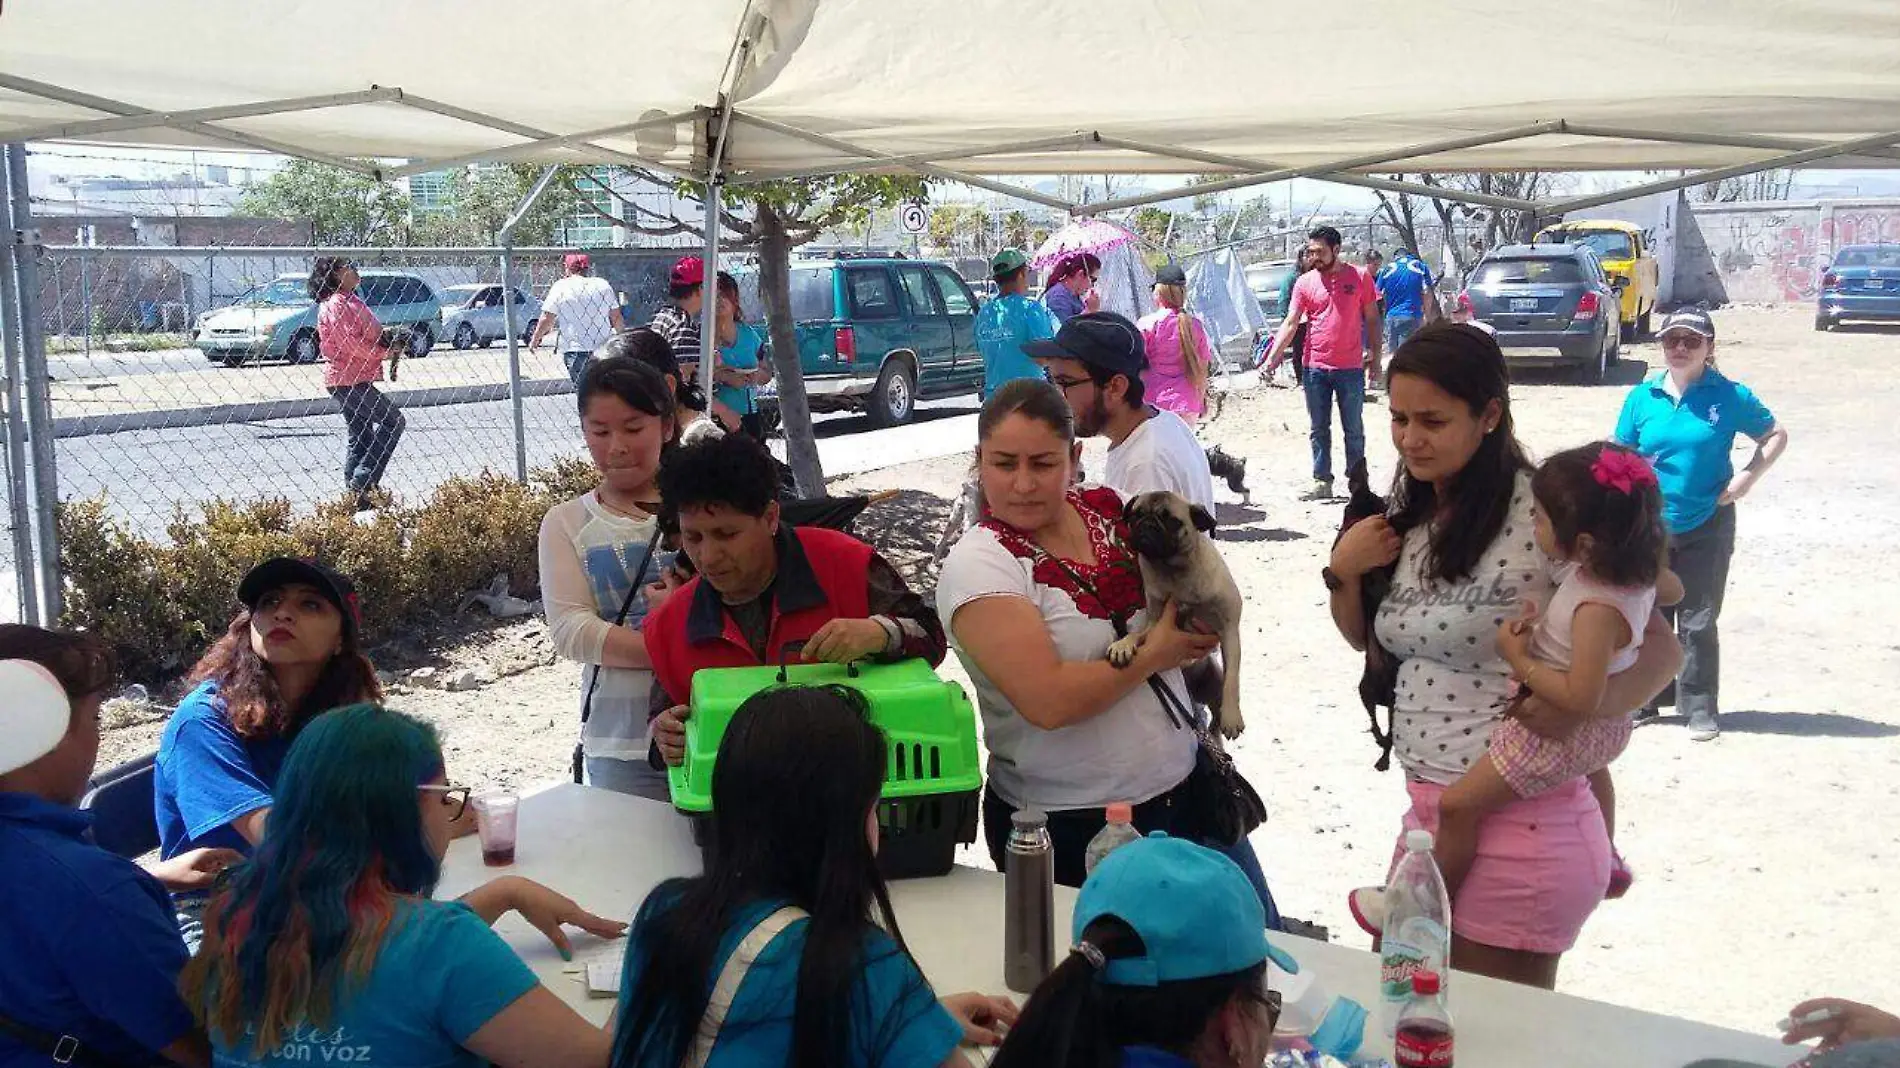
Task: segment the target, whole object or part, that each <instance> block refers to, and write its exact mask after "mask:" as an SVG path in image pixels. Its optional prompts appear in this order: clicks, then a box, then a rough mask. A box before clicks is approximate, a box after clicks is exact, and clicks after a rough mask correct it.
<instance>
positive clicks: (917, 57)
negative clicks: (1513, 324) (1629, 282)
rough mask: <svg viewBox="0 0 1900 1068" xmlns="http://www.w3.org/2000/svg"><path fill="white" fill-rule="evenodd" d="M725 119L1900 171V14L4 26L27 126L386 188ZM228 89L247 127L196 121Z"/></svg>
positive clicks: (990, 135) (1492, 156)
mask: <svg viewBox="0 0 1900 1068" xmlns="http://www.w3.org/2000/svg"><path fill="white" fill-rule="evenodd" d="M1296 14H1297V16H1298V21H1297V23H1295V22H1293V21H1290V19H1291V18H1292V16H1294V15H1296ZM1586 15H1587V16H1588V17H1586ZM742 40H743V41H745V42H746V47H745V48H744V49H741V48H740V47H739V42H740V41H742ZM1500 42H1522V43H1521V44H1511V45H1506V44H1502V43H1500ZM379 87H380V88H379ZM312 98H314V99H312ZM282 102H288V104H285V103H282ZM311 104H321V105H325V106H315V107H312V106H306V105H311ZM290 105H296V106H290ZM722 105H728V106H730V108H731V109H732V114H733V118H734V122H733V123H732V124H731V125H730V127H729V134H728V138H727V141H726V143H725V145H724V157H723V159H724V166H723V168H722V169H723V171H724V172H725V173H727V174H728V175H730V176H732V178H733V179H734V180H736V181H744V180H745V179H746V178H747V176H753V177H770V176H773V175H785V174H791V173H800V172H810V171H813V170H823V169H827V168H829V169H834V170H835V169H856V170H866V169H875V168H879V167H882V168H883V169H895V168H894V165H892V164H890V163H889V162H883V163H880V161H879V159H878V157H880V156H883V157H889V156H899V157H909V160H908V161H907V162H926V161H935V162H943V161H955V162H953V163H946V164H945V165H946V166H952V167H955V168H957V169H958V170H963V171H968V172H972V173H980V174H1049V173H1059V172H1067V173H1143V172H1147V173H1183V172H1223V171H1226V172H1232V173H1259V172H1263V171H1274V170H1277V169H1282V168H1300V169H1304V170H1308V171H1311V172H1312V173H1315V174H1324V173H1328V172H1335V171H1337V172H1356V173H1360V174H1367V173H1375V172H1376V173H1391V172H1397V171H1449V170H1518V169H1561V170H1576V169H1641V168H1674V167H1702V166H1709V167H1720V166H1726V165H1734V164H1745V163H1750V162H1757V161H1762V160H1764V159H1767V158H1769V157H1774V156H1776V155H1778V154H1779V153H1785V152H1790V151H1796V150H1800V149H1803V148H1809V147H1813V146H1821V145H1828V144H1833V143H1837V142H1847V141H1852V140H1855V139H1863V140H1867V142H1868V143H1866V144H1863V145H1861V146H1858V149H1857V151H1856V153H1855V154H1848V155H1827V156H1823V157H1818V158H1817V159H1816V161H1817V162H1824V163H1826V162H1837V163H1841V164H1851V165H1857V166H1893V165H1896V164H1895V161H1896V160H1900V148H1890V147H1888V146H1890V145H1892V144H1894V143H1900V4H1894V3H1892V2H1891V0H1805V2H1803V3H1801V4H1788V3H1786V0H1675V2H1673V3H1670V4H1656V5H1648V6H1646V7H1645V8H1644V10H1643V14H1642V16H1641V18H1640V19H1639V20H1636V21H1632V20H1629V19H1617V18H1612V17H1608V13H1607V12H1597V13H1594V14H1592V13H1590V12H1589V11H1588V10H1587V9H1586V8H1580V7H1577V6H1575V5H1570V4H1556V3H1545V4H1538V5H1527V4H1525V3H1524V2H1523V0H1440V2H1438V3H1435V4H1429V5H1421V4H1416V3H1404V2H1398V0H1367V2H1364V3H1344V4H1332V5H1306V6H1304V7H1302V8H1300V9H1299V10H1298V11H1297V12H1295V11H1293V10H1291V9H1288V8H1286V7H1285V6H1284V5H1264V4H1261V3H1260V2H1259V0H1170V2H1168V3H1165V4H1162V3H1153V2H1149V0H1094V2H1090V3H1081V2H1073V0H1053V2H1047V3H1033V2H1024V0H959V2H957V3H946V2H943V0H684V2H681V0H670V2H669V0H635V2H633V3H628V2H626V0H564V2H563V3H561V4H558V5H542V6H534V7H524V6H523V5H521V4H519V3H516V2H505V3H504V2H502V0H453V2H451V0H402V2H399V3H390V2H388V0H326V2H323V3H300V4H259V3H256V2H254V0H193V2H192V3H190V4H167V3H151V2H150V0H138V2H135V0H8V2H7V3H6V6H5V9H4V12H0V141H6V140H20V139H30V140H39V139H65V140H76V141H91V142H97V143H110V144H141V145H165V146H176V147H200V148H208V147H225V148H228V147H231V146H232V145H233V144H234V143H236V144H241V145H244V146H248V147H252V148H260V149H268V150H273V151H288V152H292V153H293V154H297V155H303V156H307V157H312V158H325V159H338V158H349V159H353V160H359V161H361V160H391V159H402V160H410V161H414V162H413V163H411V164H409V165H403V166H397V165H383V164H375V163H372V164H367V165H364V164H359V166H368V167H374V168H375V169H377V170H379V171H382V172H384V173H389V174H401V173H414V172H416V171H420V170H425V169H428V168H430V167H432V166H436V165H440V164H442V163H444V162H445V161H446V162H448V163H455V162H470V161H473V160H475V159H481V158H512V159H518V160H525V161H536V162H550V163H552V162H566V163H583V162H618V163H637V164H645V165H651V166H656V167H658V168H661V169H663V170H665V171H668V172H672V173H676V174H685V175H694V176H703V175H704V174H705V173H706V170H707V164H708V161H709V157H710V155H711V154H712V144H711V143H710V142H711V141H712V138H710V137H709V129H710V128H712V127H714V126H716V125H717V124H716V123H715V122H713V121H712V120H713V119H714V117H715V116H716V115H717V114H719V112H718V110H717V109H719V108H720V107H721V106H722ZM205 109H224V110H225V111H226V112H227V114H223V115H220V114H218V112H217V111H215V110H213V111H210V112H208V113H206V114H198V115H193V114H189V113H193V112H201V111H204V110H205ZM153 113H159V114H153ZM180 113H187V114H182V115H181V114H180ZM231 113H235V114H231ZM126 115H132V116H134V118H132V119H128V120H125V121H119V122H112V121H108V120H113V119H115V117H121V116H126ZM634 127H637V128H634ZM577 134H579V135H585V136H582V137H578V138H576V137H574V136H573V135H577ZM814 135H815V136H814ZM1882 135H1890V136H1887V137H1883V136H1882ZM555 138H563V139H564V140H553V139H555ZM999 147H1001V148H1004V149H1014V151H1004V152H996V151H994V150H995V149H997V148H999ZM1795 162H1803V161H1800V160H1797V161H1795Z"/></svg>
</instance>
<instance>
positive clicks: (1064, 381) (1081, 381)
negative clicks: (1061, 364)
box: [1043, 374, 1094, 393]
mask: <svg viewBox="0 0 1900 1068" xmlns="http://www.w3.org/2000/svg"><path fill="white" fill-rule="evenodd" d="M1043 377H1044V378H1046V379H1048V380H1049V384H1050V385H1052V386H1054V387H1056V388H1057V389H1059V390H1061V391H1063V392H1064V393H1067V392H1068V391H1069V390H1072V389H1074V388H1075V387H1077V386H1086V385H1088V384H1089V383H1090V382H1093V381H1094V379H1092V378H1063V377H1061V376H1059V375H1054V374H1045V375H1043Z"/></svg>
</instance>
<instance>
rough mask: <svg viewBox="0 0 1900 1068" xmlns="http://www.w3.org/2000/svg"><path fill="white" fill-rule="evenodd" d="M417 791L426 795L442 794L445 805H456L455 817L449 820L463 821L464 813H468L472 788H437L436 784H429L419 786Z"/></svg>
mask: <svg viewBox="0 0 1900 1068" xmlns="http://www.w3.org/2000/svg"><path fill="white" fill-rule="evenodd" d="M416 789H418V790H420V791H422V792H423V793H425V794H441V795H442V803H443V804H445V805H454V806H455V815H453V816H450V817H449V819H451V820H459V819H461V818H462V813H464V812H467V811H468V795H469V793H470V788H469V787H467V786H436V785H434V784H428V785H424V786H418V787H416Z"/></svg>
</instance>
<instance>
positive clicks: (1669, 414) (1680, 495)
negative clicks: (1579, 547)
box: [1616, 367, 1775, 534]
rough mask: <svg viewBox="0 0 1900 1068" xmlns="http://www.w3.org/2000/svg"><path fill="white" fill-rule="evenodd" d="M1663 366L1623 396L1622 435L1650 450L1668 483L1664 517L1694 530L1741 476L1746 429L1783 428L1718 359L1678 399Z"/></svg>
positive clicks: (1673, 525) (1675, 527)
mask: <svg viewBox="0 0 1900 1068" xmlns="http://www.w3.org/2000/svg"><path fill="white" fill-rule="evenodd" d="M1668 375H1669V372H1668V371H1666V370H1664V371H1658V372H1656V373H1655V374H1654V375H1651V376H1650V377H1649V378H1647V379H1645V380H1643V381H1642V382H1640V383H1638V384H1637V385H1636V386H1635V387H1634V388H1632V389H1631V390H1630V392H1629V396H1628V397H1626V398H1625V399H1624V401H1623V414H1622V415H1621V416H1619V417H1618V418H1617V420H1616V442H1617V444H1619V445H1627V446H1629V447H1630V448H1632V449H1635V450H1636V451H1637V452H1639V453H1642V454H1643V455H1644V456H1646V457H1648V458H1649V461H1650V463H1652V464H1654V465H1655V467H1656V480H1657V482H1659V483H1660V484H1661V485H1662V496H1663V522H1664V523H1665V524H1666V525H1667V526H1668V527H1669V532H1670V533H1671V534H1686V533H1688V532H1689V531H1691V530H1694V529H1696V528H1697V527H1699V526H1701V525H1702V524H1704V523H1707V522H1708V521H1709V519H1710V517H1711V516H1713V515H1715V502H1716V500H1717V498H1719V497H1721V495H1722V491H1723V490H1725V489H1727V488H1728V484H1729V480H1730V479H1733V478H1734V477H1735V463H1734V460H1733V459H1732V457H1731V453H1733V452H1734V449H1735V437H1736V435H1738V434H1741V435H1746V436H1747V437H1750V438H1755V439H1760V438H1761V437H1762V436H1764V435H1766V434H1767V433H1768V432H1769V431H1770V430H1773V429H1774V428H1775V417H1774V413H1772V412H1770V411H1769V410H1768V406H1767V405H1765V404H1763V403H1762V402H1761V401H1760V400H1759V399H1757V398H1756V396H1755V394H1754V393H1753V392H1751V391H1750V390H1749V388H1748V387H1747V386H1744V385H1742V384H1741V383H1740V382H1736V381H1733V380H1731V379H1729V378H1728V377H1726V376H1725V375H1723V374H1722V372H1720V371H1717V370H1716V369H1715V368H1713V367H1711V368H1709V369H1708V370H1707V371H1704V372H1703V373H1702V377H1701V378H1699V379H1697V380H1696V383H1695V385H1692V386H1690V387H1689V391H1688V392H1687V393H1684V394H1683V395H1682V398H1681V399H1680V400H1678V399H1677V398H1675V397H1672V396H1670V395H1669V390H1668V388H1667V387H1666V384H1665V380H1666V379H1667V378H1668Z"/></svg>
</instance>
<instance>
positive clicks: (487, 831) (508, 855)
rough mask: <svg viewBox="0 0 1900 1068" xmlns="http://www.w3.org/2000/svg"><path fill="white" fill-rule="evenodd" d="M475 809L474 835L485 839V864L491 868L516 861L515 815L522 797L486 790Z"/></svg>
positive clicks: (505, 792) (474, 802)
mask: <svg viewBox="0 0 1900 1068" xmlns="http://www.w3.org/2000/svg"><path fill="white" fill-rule="evenodd" d="M470 803H471V804H473V805H474V806H475V833H476V835H477V836H478V837H480V838H481V840H482V863H483V864H486V865H488V866H489V867H491V868H500V867H505V866H507V865H509V864H513V863H514V862H515V816H516V814H517V812H518V811H519V809H520V807H521V796H520V795H519V794H516V793H515V792H513V791H512V790H500V789H495V790H484V791H483V792H481V793H479V794H476V795H475V799H474V800H473V801H472V802H470Z"/></svg>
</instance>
